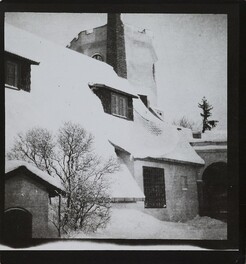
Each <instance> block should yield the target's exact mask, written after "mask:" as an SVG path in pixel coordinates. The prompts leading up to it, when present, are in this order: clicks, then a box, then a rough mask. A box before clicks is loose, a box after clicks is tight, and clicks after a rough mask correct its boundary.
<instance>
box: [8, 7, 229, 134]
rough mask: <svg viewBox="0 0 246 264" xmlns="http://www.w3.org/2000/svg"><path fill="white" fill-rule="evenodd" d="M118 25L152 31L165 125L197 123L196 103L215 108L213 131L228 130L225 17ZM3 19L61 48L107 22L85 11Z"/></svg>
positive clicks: (152, 17) (158, 18)
mask: <svg viewBox="0 0 246 264" xmlns="http://www.w3.org/2000/svg"><path fill="white" fill-rule="evenodd" d="M121 17H122V21H123V23H125V24H130V25H133V26H136V27H138V28H143V29H144V28H145V29H148V30H150V31H151V32H152V35H153V45H154V48H155V50H156V54H157V57H158V61H157V63H156V82H157V91H158V107H159V108H160V109H162V110H163V112H164V119H165V120H166V121H167V122H170V123H172V122H173V121H176V120H179V119H181V118H182V117H183V116H185V117H186V118H188V119H189V120H191V121H192V122H195V123H196V124H200V123H201V121H202V119H201V116H200V113H201V109H200V108H198V103H199V102H201V100H202V98H203V96H205V97H206V98H207V100H208V102H209V103H210V104H211V105H212V106H213V110H212V116H211V119H214V120H218V121H219V123H218V125H217V129H226V128H227V15H226V14H122V16H121ZM5 21H6V22H7V23H9V24H12V25H14V26H16V27H19V28H22V29H24V30H27V31H29V32H32V33H34V34H36V35H39V36H40V37H42V38H45V39H48V40H50V41H53V42H55V43H57V44H59V45H62V46H64V47H65V46H67V45H68V44H69V42H70V41H71V40H72V39H73V38H74V37H75V36H77V35H78V33H79V32H80V31H82V30H85V29H92V28H94V27H98V26H101V25H104V24H106V23H107V15H106V14H105V13H104V14H103V13H100V14H92V13H91V14H88V13H87V14H86V13H72V14H71V13H24V12H21V13H14V12H12V13H5Z"/></svg>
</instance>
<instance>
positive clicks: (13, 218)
mask: <svg viewBox="0 0 246 264" xmlns="http://www.w3.org/2000/svg"><path fill="white" fill-rule="evenodd" d="M3 235H4V241H5V242H7V243H11V244H15V243H25V242H27V241H29V240H30V239H31V238H32V214H31V213H29V212H28V211H27V210H25V209H22V208H9V209H7V210H5V212H4V231H3Z"/></svg>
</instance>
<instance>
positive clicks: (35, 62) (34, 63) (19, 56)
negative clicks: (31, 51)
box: [5, 50, 40, 65]
mask: <svg viewBox="0 0 246 264" xmlns="http://www.w3.org/2000/svg"><path fill="white" fill-rule="evenodd" d="M5 53H6V54H9V55H10V56H13V57H16V58H18V59H21V60H25V61H27V62H28V63H30V64H33V65H39V64H40V62H37V61H34V60H31V59H29V58H25V57H23V56H21V55H18V54H16V53H13V52H11V51H8V50H5Z"/></svg>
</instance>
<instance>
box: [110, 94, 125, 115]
mask: <svg viewBox="0 0 246 264" xmlns="http://www.w3.org/2000/svg"><path fill="white" fill-rule="evenodd" d="M111 110H112V114H113V115H118V116H123V117H127V97H125V96H123V95H118V94H115V93H112V94H111Z"/></svg>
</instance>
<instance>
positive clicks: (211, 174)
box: [201, 162, 228, 221]
mask: <svg viewBox="0 0 246 264" xmlns="http://www.w3.org/2000/svg"><path fill="white" fill-rule="evenodd" d="M202 179H203V206H202V212H201V215H206V216H210V217H212V218H216V219H220V220H224V221H226V219H227V210H228V209H227V189H228V179H227V164H226V163H225V162H216V163H213V164H211V165H209V166H208V167H207V168H206V169H205V171H204V173H203V176H202Z"/></svg>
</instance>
